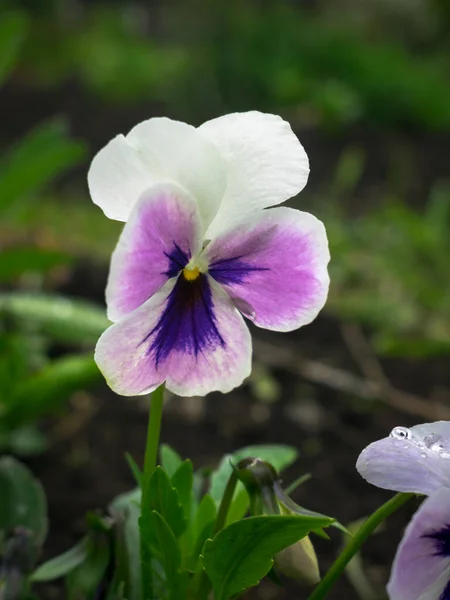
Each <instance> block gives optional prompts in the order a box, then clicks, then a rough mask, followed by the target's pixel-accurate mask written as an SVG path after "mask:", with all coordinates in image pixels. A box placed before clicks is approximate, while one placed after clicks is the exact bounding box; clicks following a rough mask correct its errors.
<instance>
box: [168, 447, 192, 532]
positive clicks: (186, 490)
mask: <svg viewBox="0 0 450 600" xmlns="http://www.w3.org/2000/svg"><path fill="white" fill-rule="evenodd" d="M193 481H194V468H193V466H192V462H191V461H190V460H189V459H187V460H184V461H183V462H182V463H181V465H180V466H179V467H178V469H177V470H176V471H175V473H174V474H173V476H172V479H171V482H172V485H173V487H174V488H175V489H176V490H177V492H178V499H179V502H180V504H181V506H182V507H183V510H184V516H185V518H186V520H187V521H190V520H191V508H192V504H193V500H194V498H193V492H192V484H193Z"/></svg>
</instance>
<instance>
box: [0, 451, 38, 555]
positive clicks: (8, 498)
mask: <svg viewBox="0 0 450 600" xmlns="http://www.w3.org/2000/svg"><path fill="white" fill-rule="evenodd" d="M15 527H24V528H25V529H29V530H30V531H32V532H33V534H34V540H35V543H36V545H38V546H41V545H42V544H43V542H44V540H45V538H46V536H47V528H48V520H47V501H46V498H45V493H44V490H43V488H42V486H41V484H40V483H39V481H38V480H37V479H35V478H34V477H33V475H32V473H31V471H30V470H29V469H28V468H27V467H25V466H24V465H23V464H21V463H20V462H19V461H18V460H16V459H15V458H12V457H11V456H5V457H3V458H0V531H2V530H3V531H5V530H10V529H14V528H15Z"/></svg>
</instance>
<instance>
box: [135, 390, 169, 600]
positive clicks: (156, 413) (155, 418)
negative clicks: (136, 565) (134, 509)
mask: <svg viewBox="0 0 450 600" xmlns="http://www.w3.org/2000/svg"><path fill="white" fill-rule="evenodd" d="M163 404H164V385H161V386H159V388H157V389H156V390H155V391H154V392H153V393H152V395H151V397H150V413H149V417H148V427H147V443H146V446H145V458H144V472H143V474H142V499H141V518H142V516H143V513H144V510H145V508H146V506H147V495H148V489H149V483H150V479H151V476H152V475H153V472H154V470H155V468H156V464H157V460H158V448H159V436H160V433H161V420H162V413H163ZM140 538H141V543H140V549H141V553H140V555H141V556H140V558H141V571H142V597H143V598H145V599H146V600H147V599H149V598H153V588H154V582H153V573H152V567H151V555H150V551H149V546H148V543H147V540H145V539H144V536H143V535H142V533H141V536H140Z"/></svg>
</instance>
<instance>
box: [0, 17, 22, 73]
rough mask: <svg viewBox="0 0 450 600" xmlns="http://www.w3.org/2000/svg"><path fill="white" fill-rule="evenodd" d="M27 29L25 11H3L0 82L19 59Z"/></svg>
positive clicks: (0, 20)
mask: <svg viewBox="0 0 450 600" xmlns="http://www.w3.org/2000/svg"><path fill="white" fill-rule="evenodd" d="M26 31H27V19H26V16H25V14H24V13H22V12H18V11H17V12H16V11H14V12H13V11H11V12H9V13H8V12H7V13H4V12H3V13H2V15H1V19H0V84H2V83H3V82H4V81H5V80H6V78H7V77H8V75H9V73H10V72H11V70H12V68H13V67H14V63H15V61H16V59H17V55H18V53H19V49H20V46H21V45H22V42H23V40H24V38H25V34H26Z"/></svg>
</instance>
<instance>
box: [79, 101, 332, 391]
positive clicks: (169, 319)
mask: <svg viewBox="0 0 450 600" xmlns="http://www.w3.org/2000/svg"><path fill="white" fill-rule="evenodd" d="M308 173H309V166H308V158H307V156H306V153H305V151H304V149H303V147H302V145H301V144H300V142H299V141H298V139H297V138H296V136H295V135H294V134H293V132H292V130H291V128H290V126H289V124H288V123H286V122H285V121H283V120H282V119H281V118H280V117H277V116H275V115H268V114H262V113H258V112H249V113H241V114H231V115H227V116H225V117H220V118H218V119H214V120H213V121H208V122H207V123H204V124H203V125H202V126H201V127H199V128H195V127H192V126H190V125H187V124H185V123H180V122H177V121H172V120H170V119H166V118H154V119H150V120H148V121H145V122H143V123H140V124H139V125H137V126H136V127H135V128H134V129H132V130H131V132H130V133H129V134H128V135H127V136H126V137H124V136H123V135H119V136H117V137H116V138H114V139H113V140H112V141H111V142H109V144H107V146H105V147H104V148H103V149H102V150H101V151H100V152H99V153H98V154H97V156H96V157H95V158H94V160H93V162H92V165H91V169H90V171H89V176H88V180H89V188H90V192H91V196H92V199H93V201H94V202H95V203H96V204H98V205H99V206H100V207H101V208H102V209H103V211H104V212H105V214H106V215H107V216H108V217H110V218H112V219H116V220H120V221H125V222H126V223H125V226H124V229H123V232H122V234H121V237H120V239H119V242H118V244H117V247H116V249H115V251H114V253H113V256H112V259H111V268H110V274H109V280H108V285H107V289H106V302H107V309H108V317H109V319H110V320H111V321H114V324H113V325H112V326H111V327H110V328H109V329H108V330H107V331H106V332H105V333H104V334H103V335H102V336H101V338H100V340H99V342H98V344H97V348H96V354H95V358H96V361H97V364H98V365H99V367H100V369H101V370H102V372H103V374H104V375H105V377H106V379H107V381H108V383H109V385H110V386H111V387H112V388H113V389H114V390H115V391H116V392H118V393H120V394H123V395H138V394H146V393H148V392H151V391H152V390H154V389H155V388H156V387H157V386H159V385H160V384H161V383H163V382H164V381H165V382H166V385H167V387H168V389H170V390H171V391H173V392H174V393H176V394H180V395H186V396H191V395H196V394H206V393H208V392H210V391H213V390H220V391H222V392H227V391H229V390H231V389H232V388H234V387H236V386H237V385H239V384H240V383H241V382H242V381H243V380H244V378H245V377H247V376H248V375H249V374H250V370H251V352H252V346H251V338H250V333H249V331H248V328H247V326H246V325H245V322H244V320H243V318H242V316H241V313H242V314H243V315H244V316H245V317H247V318H248V319H250V320H251V321H253V323H255V324H256V325H258V326H260V327H264V328H266V329H272V330H275V331H290V330H293V329H296V328H298V327H300V326H302V325H305V324H307V323H309V322H311V321H312V320H313V319H314V318H315V317H316V316H317V314H318V312H319V311H320V309H321V308H322V307H323V305H324V303H325V300H326V297H327V293H328V284H329V279H328V273H327V264H328V261H329V252H328V244H327V238H326V233H325V229H324V226H323V224H322V223H321V222H320V221H318V220H317V219H316V218H315V217H313V216H312V215H310V214H308V213H304V212H300V211H297V210H293V209H290V208H271V209H269V210H264V209H266V208H268V207H270V206H274V205H277V204H280V203H282V202H284V201H285V200H287V199H288V198H290V197H291V196H294V195H295V194H297V193H298V192H300V191H301V190H302V189H303V187H304V186H305V185H306V181H307V178H308Z"/></svg>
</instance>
